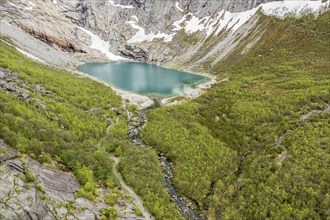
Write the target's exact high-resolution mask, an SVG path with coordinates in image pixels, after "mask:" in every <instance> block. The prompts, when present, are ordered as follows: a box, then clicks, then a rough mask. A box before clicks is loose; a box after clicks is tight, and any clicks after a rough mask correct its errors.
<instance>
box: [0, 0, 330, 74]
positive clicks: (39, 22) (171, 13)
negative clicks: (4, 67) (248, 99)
mask: <svg viewBox="0 0 330 220" xmlns="http://www.w3.org/2000/svg"><path fill="white" fill-rule="evenodd" d="M267 2H269V0H258V1H257V0H249V1H242V0H222V1H205V0H192V1H186V0H168V1H162V0H156V1H146V0H145V1H142V0H120V1H118V0H116V1H114V0H111V1H108V0H100V1H88V0H83V1H81V0H73V1H64V0H52V1H51V0H29V1H28V0H26V1H20V0H2V4H1V5H0V9H1V17H2V22H1V33H2V34H4V35H7V36H9V37H12V38H16V39H15V40H16V41H17V43H21V44H22V41H24V39H17V37H15V36H14V35H15V34H14V33H9V31H7V29H9V28H10V27H8V26H9V25H12V26H15V27H18V28H20V29H22V30H23V31H25V32H26V33H29V35H32V36H33V37H35V38H37V39H39V40H41V41H43V42H45V43H47V44H48V45H50V46H52V47H53V48H56V49H57V50H61V51H64V52H69V53H74V54H75V57H76V58H78V60H85V59H92V60H95V59H97V57H103V59H104V58H105V59H106V58H107V59H110V60H118V59H124V58H128V59H131V60H137V61H144V62H149V63H156V64H159V65H165V66H174V67H176V68H184V67H185V68H186V67H187V66H189V68H190V69H193V70H198V71H205V72H207V71H209V70H210V67H211V66H213V65H214V64H215V63H217V62H219V61H220V60H222V59H224V58H225V57H227V56H228V55H229V54H230V53H231V52H232V51H233V49H234V48H236V47H238V45H246V48H244V50H243V51H242V53H246V52H247V51H248V49H249V48H251V47H252V46H253V44H255V43H256V42H257V41H258V39H260V37H261V35H262V34H263V28H262V27H256V24H257V21H258V19H259V17H260V16H259V13H258V12H259V11H261V12H262V13H264V14H269V15H276V16H278V17H284V16H288V15H295V16H301V15H303V14H306V13H313V14H315V15H317V14H319V13H321V12H322V11H325V10H326V9H327V8H328V7H329V3H328V2H323V3H322V2H321V1H286V2H271V3H267ZM27 50H28V52H31V53H35V52H33V51H35V50H34V48H33V49H32V48H27ZM100 51H101V52H102V53H101V54H100V53H99V52H100ZM114 54H117V56H116V55H114ZM34 55H36V56H38V54H34ZM118 55H119V56H118ZM39 58H42V57H39ZM174 60H175V62H173V61H174ZM178 61H179V62H178ZM71 62H72V61H71ZM188 64H196V65H188Z"/></svg>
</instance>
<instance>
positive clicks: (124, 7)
mask: <svg viewBox="0 0 330 220" xmlns="http://www.w3.org/2000/svg"><path fill="white" fill-rule="evenodd" d="M108 2H109V3H110V4H111V5H113V6H115V7H118V8H123V9H133V8H134V7H133V6H132V5H119V4H115V2H114V1H113V0H109V1H108Z"/></svg>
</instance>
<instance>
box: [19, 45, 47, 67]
mask: <svg viewBox="0 0 330 220" xmlns="http://www.w3.org/2000/svg"><path fill="white" fill-rule="evenodd" d="M14 47H15V46H14ZM15 49H16V50H18V51H19V52H20V53H22V54H24V55H25V56H27V57H29V58H31V59H33V60H36V61H38V62H40V63H46V62H45V61H43V60H41V59H39V58H38V57H36V56H34V55H32V54H30V53H28V52H25V51H24V50H21V49H19V48H18V47H15Z"/></svg>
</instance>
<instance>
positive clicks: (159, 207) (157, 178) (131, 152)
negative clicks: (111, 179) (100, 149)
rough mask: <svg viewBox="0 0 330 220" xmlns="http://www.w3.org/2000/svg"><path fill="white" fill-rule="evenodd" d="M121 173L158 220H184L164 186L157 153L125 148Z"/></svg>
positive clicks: (149, 150)
mask: <svg viewBox="0 0 330 220" xmlns="http://www.w3.org/2000/svg"><path fill="white" fill-rule="evenodd" d="M119 165H120V166H119V171H120V173H121V174H122V176H123V179H124V180H125V182H126V183H127V184H128V185H130V186H132V187H133V188H134V191H135V192H136V193H137V194H138V195H141V196H142V199H143V201H144V203H143V204H144V205H145V206H146V207H147V208H148V210H150V211H151V214H152V215H153V216H155V218H156V219H182V217H181V215H180V213H179V212H178V210H177V208H176V207H175V205H174V203H173V201H172V198H171V197H170V195H169V194H168V193H167V191H166V189H165V188H164V185H163V178H164V175H163V173H162V170H161V167H160V164H159V161H158V158H157V155H156V152H155V151H154V150H152V149H148V148H142V147H126V148H123V158H122V160H121V162H120V164H119Z"/></svg>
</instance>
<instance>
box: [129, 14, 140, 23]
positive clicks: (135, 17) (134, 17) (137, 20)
mask: <svg viewBox="0 0 330 220" xmlns="http://www.w3.org/2000/svg"><path fill="white" fill-rule="evenodd" d="M131 17H132V18H133V19H134V20H135V21H136V22H139V19H138V17H137V16H136V15H132V16H131Z"/></svg>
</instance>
